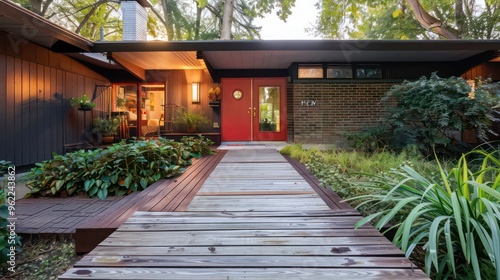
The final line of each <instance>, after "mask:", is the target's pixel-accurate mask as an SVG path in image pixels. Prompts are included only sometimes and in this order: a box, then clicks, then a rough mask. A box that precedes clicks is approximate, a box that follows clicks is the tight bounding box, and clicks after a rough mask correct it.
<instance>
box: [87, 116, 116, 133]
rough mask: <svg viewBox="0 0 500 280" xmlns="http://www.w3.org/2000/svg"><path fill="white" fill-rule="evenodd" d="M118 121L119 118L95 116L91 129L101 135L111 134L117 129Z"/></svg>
mask: <svg viewBox="0 0 500 280" xmlns="http://www.w3.org/2000/svg"><path fill="white" fill-rule="evenodd" d="M120 122H121V120H120V118H109V119H103V118H97V119H96V120H95V122H94V129H93V130H92V131H93V132H94V133H100V134H102V135H103V136H112V135H115V134H116V132H117V131H118V127H119V126H120Z"/></svg>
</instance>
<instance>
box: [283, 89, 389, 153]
mask: <svg viewBox="0 0 500 280" xmlns="http://www.w3.org/2000/svg"><path fill="white" fill-rule="evenodd" d="M392 85H393V84H391V83H302V84H301V83H295V84H293V94H292V95H291V99H292V100H290V99H289V104H291V107H289V110H288V111H289V112H288V113H289V114H291V115H293V141H294V142H295V143H315V144H334V145H335V146H337V147H345V146H346V145H347V142H346V140H345V139H344V137H343V134H344V133H345V132H357V131H360V130H361V129H363V128H365V127H369V126H375V125H376V124H377V121H378V120H379V117H380V116H381V114H382V113H383V112H384V108H383V104H381V102H380V100H381V98H382V96H383V95H384V94H385V92H387V90H388V89H389V88H390V87H391V86H392ZM308 101H309V102H308Z"/></svg>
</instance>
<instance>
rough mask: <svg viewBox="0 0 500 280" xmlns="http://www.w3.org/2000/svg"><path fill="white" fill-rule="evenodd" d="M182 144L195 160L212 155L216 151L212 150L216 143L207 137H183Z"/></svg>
mask: <svg viewBox="0 0 500 280" xmlns="http://www.w3.org/2000/svg"><path fill="white" fill-rule="evenodd" d="M181 143H182V144H184V146H185V147H187V148H188V150H189V151H190V153H191V156H192V157H194V158H200V157H201V156H202V155H211V154H213V153H214V151H213V150H212V149H211V148H210V146H212V145H213V144H214V142H213V141H212V140H210V139H207V138H206V137H203V136H201V135H199V136H198V137H186V136H184V137H182V139H181Z"/></svg>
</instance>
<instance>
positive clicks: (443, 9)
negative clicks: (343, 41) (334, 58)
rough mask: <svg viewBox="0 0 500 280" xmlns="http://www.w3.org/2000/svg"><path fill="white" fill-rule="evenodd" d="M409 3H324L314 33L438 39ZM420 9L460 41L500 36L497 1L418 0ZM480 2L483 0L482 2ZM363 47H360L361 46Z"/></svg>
mask: <svg viewBox="0 0 500 280" xmlns="http://www.w3.org/2000/svg"><path fill="white" fill-rule="evenodd" d="M409 2H410V1H409V0H406V1H395V0H372V1H366V0H345V1H334V0H323V1H319V3H317V4H316V6H317V8H318V10H320V14H319V17H318V18H317V23H316V26H315V27H314V28H313V30H312V31H313V32H315V33H316V34H320V35H322V36H323V37H324V38H352V39H439V38H441V37H440V36H441V35H438V32H439V31H437V30H436V29H432V28H425V27H424V26H422V25H421V24H420V23H419V22H418V21H417V20H416V17H415V12H414V11H413V10H412V8H411V6H410V5H409ZM411 2H419V4H421V5H422V9H423V10H420V13H419V14H423V13H426V12H428V13H429V14H430V15H432V16H434V17H436V18H437V19H436V23H435V25H438V24H439V26H440V27H441V28H443V29H446V30H448V31H450V33H452V34H454V35H456V37H457V38H462V39H495V38H499V37H500V32H498V30H500V29H499V26H500V20H499V18H500V17H499V15H500V2H499V1H491V0H487V1H484V2H485V4H484V5H483V4H482V3H481V4H479V3H476V2H475V1H448V0H432V1H429V0H419V1H411ZM481 2H483V1H481ZM360 47H362V46H360Z"/></svg>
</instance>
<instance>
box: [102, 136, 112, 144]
mask: <svg viewBox="0 0 500 280" xmlns="http://www.w3.org/2000/svg"><path fill="white" fill-rule="evenodd" d="M113 141H115V137H114V136H103V137H102V143H104V144H111V143H113Z"/></svg>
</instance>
